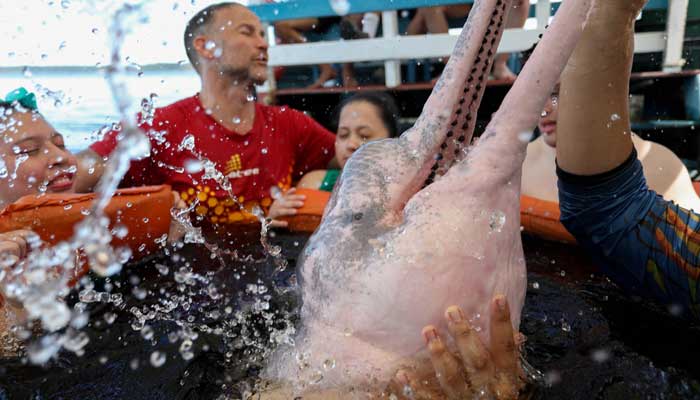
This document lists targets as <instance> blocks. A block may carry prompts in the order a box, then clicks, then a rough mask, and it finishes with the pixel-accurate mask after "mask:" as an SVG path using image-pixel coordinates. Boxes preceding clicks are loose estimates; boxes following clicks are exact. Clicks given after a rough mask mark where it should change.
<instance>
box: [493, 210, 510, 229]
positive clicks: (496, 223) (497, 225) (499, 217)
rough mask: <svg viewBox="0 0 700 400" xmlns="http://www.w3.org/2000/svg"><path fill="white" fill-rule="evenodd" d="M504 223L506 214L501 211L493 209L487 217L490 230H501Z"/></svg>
mask: <svg viewBox="0 0 700 400" xmlns="http://www.w3.org/2000/svg"><path fill="white" fill-rule="evenodd" d="M505 223H506V215H505V214H504V213H503V212H501V211H495V212H494V213H493V214H491V217H490V218H489V228H491V231H492V232H501V230H502V229H503V225H505Z"/></svg>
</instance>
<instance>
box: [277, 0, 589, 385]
mask: <svg viewBox="0 0 700 400" xmlns="http://www.w3.org/2000/svg"><path fill="white" fill-rule="evenodd" d="M508 6H509V4H508V2H506V1H503V0H483V1H478V2H477V3H475V5H474V8H473V10H472V12H471V15H470V17H469V20H468V21H467V24H466V26H465V29H464V30H463V32H462V34H461V36H460V37H459V39H458V42H457V45H456V48H455V50H454V53H453V55H452V56H451V58H450V61H449V63H448V65H447V67H446V68H445V71H444V73H443V75H442V77H441V78H440V81H439V82H438V83H437V85H436V86H435V89H434V90H433V93H432V95H431V96H430V98H429V99H428V101H427V102H426V104H425V107H424V109H423V112H422V114H421V116H420V117H419V119H418V121H417V122H416V124H415V125H414V126H413V127H412V128H411V129H410V130H408V131H407V132H406V133H404V134H403V135H402V136H401V138H399V139H387V140H381V141H377V142H372V143H367V144H366V145H364V146H362V147H361V148H360V149H359V150H358V151H357V152H355V153H354V154H353V156H352V157H351V158H350V159H349V160H348V162H347V164H346V166H345V168H344V170H343V174H342V176H341V178H340V180H339V182H338V184H337V185H336V188H335V191H334V193H333V195H332V197H331V201H330V202H329V205H328V206H327V208H326V211H325V215H324V218H323V221H322V223H321V226H320V227H319V229H318V230H317V232H316V233H315V234H314V235H313V236H312V237H311V239H310V240H309V242H308V244H307V247H306V248H305V250H304V252H303V254H302V258H301V260H300V264H299V275H300V282H301V288H302V295H303V300H304V304H303V308H302V326H303V329H302V332H301V333H300V334H299V336H298V337H297V338H296V344H297V345H296V348H295V349H294V351H288V350H287V351H286V353H285V355H280V358H282V360H278V361H277V363H275V364H274V365H276V366H277V367H279V369H274V368H273V371H272V375H276V377H277V378H282V379H290V380H294V379H295V378H296V377H297V376H298V378H299V379H302V380H307V381H308V380H309V379H311V378H310V376H312V374H313V373H314V372H315V371H318V370H322V371H324V378H323V382H322V384H327V385H336V384H340V385H352V384H363V383H365V382H367V381H369V380H370V379H377V380H379V381H381V380H383V379H386V378H387V377H388V376H389V375H390V374H391V373H392V372H393V371H395V370H396V368H397V366H399V365H401V362H402V360H404V359H405V358H406V357H409V356H413V355H414V354H416V353H417V352H418V351H419V350H420V349H421V348H422V346H423V343H422V338H421V336H420V335H419V334H417V332H420V331H421V328H422V327H424V326H425V325H428V324H431V323H435V321H440V320H441V319H442V318H441V316H442V314H443V311H444V310H445V309H446V308H447V307H448V306H451V305H453V304H456V305H459V306H460V307H461V308H462V309H463V310H464V312H465V315H466V316H467V318H468V319H471V322H472V325H473V326H475V328H478V329H480V333H481V335H482V340H484V341H485V342H488V335H489V317H488V315H489V313H488V307H489V302H490V299H491V298H492V297H493V296H494V295H495V294H504V295H505V296H506V297H507V299H508V302H509V304H511V309H512V313H511V322H512V324H513V327H514V328H515V329H516V330H517V328H518V325H519V321H520V314H521V309H522V305H523V301H524V296H525V287H526V275H525V273H526V271H525V262H524V257H523V250H522V243H521V239H520V229H519V228H520V207H519V196H520V176H521V167H522V162H523V160H524V157H525V150H526V147H527V142H526V141H522V140H521V137H522V133H523V132H531V131H532V130H533V129H534V127H535V126H536V125H537V122H538V119H539V115H540V113H541V111H542V108H543V106H544V104H545V101H546V100H547V98H548V97H549V94H550V93H551V91H552V88H553V87H554V85H555V83H556V81H557V79H558V77H559V75H560V74H561V71H562V69H563V68H564V66H565V63H566V61H567V59H568V57H569V56H570V54H571V52H572V51H573V48H574V46H575V43H576V42H577V40H578V38H579V36H580V34H581V30H582V27H583V22H584V20H585V16H586V13H587V10H588V6H589V2H588V1H576V2H565V3H564V4H563V5H562V8H561V9H560V10H559V12H558V13H557V18H556V20H555V22H554V23H553V24H552V26H551V27H550V29H549V32H548V33H547V34H546V35H545V36H544V38H543V39H542V41H541V43H540V45H539V46H538V48H537V50H536V51H535V53H534V55H533V56H532V58H531V59H530V61H529V62H528V65H527V66H526V68H525V69H524V71H523V72H522V73H521V75H520V78H518V80H517V81H516V83H515V84H514V86H513V88H512V89H511V91H510V93H509V94H508V96H507V97H506V98H505V100H504V101H503V104H502V105H501V107H500V109H499V110H498V111H497V112H496V113H495V115H494V117H493V119H492V120H491V122H490V123H489V125H488V126H487V128H486V131H485V133H484V135H483V136H482V137H481V138H480V140H479V142H478V145H476V146H474V147H471V148H469V147H468V144H469V143H470V142H471V138H472V133H473V129H474V125H475V122H476V111H477V109H478V107H479V104H480V101H481V97H482V96H483V93H484V89H485V83H486V79H487V78H488V71H490V68H491V64H492V62H493V59H494V56H495V49H496V48H497V46H498V42H499V39H500V36H501V34H502V31H503V27H504V17H505V16H504V12H505V10H506V9H507V7H508ZM426 183H427V185H426ZM438 328H439V329H445V327H443V326H441V327H438ZM398 332H402V333H403V334H402V335H397V333H398ZM295 353H296V354H304V353H308V355H307V356H304V357H305V358H306V360H307V361H306V362H308V364H309V365H310V367H308V368H304V369H302V370H301V371H300V370H299V368H298V365H299V364H298V361H297V360H296V359H295V358H294V357H295ZM328 359H333V360H335V364H336V367H335V368H334V369H332V370H329V371H325V370H324V369H323V367H322V365H323V362H324V361H325V360H328Z"/></svg>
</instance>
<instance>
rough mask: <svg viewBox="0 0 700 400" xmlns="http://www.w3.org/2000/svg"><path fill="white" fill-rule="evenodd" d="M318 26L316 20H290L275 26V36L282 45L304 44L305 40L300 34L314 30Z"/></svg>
mask: <svg viewBox="0 0 700 400" xmlns="http://www.w3.org/2000/svg"><path fill="white" fill-rule="evenodd" d="M317 24H318V18H304V19H292V20H289V21H282V22H278V23H276V24H275V34H276V35H277V37H279V38H280V39H281V40H282V43H304V42H306V38H305V37H304V35H302V32H308V31H311V30H313V29H314V27H315V26H316V25H317Z"/></svg>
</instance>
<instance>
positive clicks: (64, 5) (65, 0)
mask: <svg viewBox="0 0 700 400" xmlns="http://www.w3.org/2000/svg"><path fill="white" fill-rule="evenodd" d="M61 7H62V8H63V9H64V10H67V9H68V8H69V7H70V0H61Z"/></svg>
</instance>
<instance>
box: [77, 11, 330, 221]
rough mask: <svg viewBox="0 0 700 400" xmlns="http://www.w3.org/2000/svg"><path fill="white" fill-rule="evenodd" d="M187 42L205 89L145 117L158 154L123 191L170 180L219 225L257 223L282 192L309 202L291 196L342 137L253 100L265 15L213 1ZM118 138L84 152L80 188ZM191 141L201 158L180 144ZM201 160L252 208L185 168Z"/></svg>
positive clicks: (262, 70)
mask: <svg viewBox="0 0 700 400" xmlns="http://www.w3.org/2000/svg"><path fill="white" fill-rule="evenodd" d="M184 42H185V49H186V51H187V56H188V58H189V60H190V62H191V63H192V66H193V67H194V69H195V70H196V71H197V73H198V74H199V77H200V79H201V82H202V87H201V91H200V92H199V93H198V94H196V95H194V96H192V97H189V98H186V99H183V100H180V101H178V102H175V103H173V104H170V105H168V106H166V107H162V108H158V109H156V110H155V115H154V118H153V119H152V121H146V120H145V119H144V118H143V117H142V116H140V117H139V120H140V122H141V124H140V127H141V128H142V129H143V130H144V131H146V132H147V133H148V135H149V138H150V141H151V154H150V157H148V158H145V159H142V160H139V161H132V163H131V167H130V169H129V171H128V172H127V174H126V176H125V177H124V180H123V181H122V185H123V186H138V185H150V184H170V185H171V186H172V187H173V189H174V190H177V191H178V192H179V193H180V194H181V196H182V199H183V200H185V202H187V203H188V204H190V205H191V204H193V203H195V202H196V203H197V205H196V207H195V211H196V213H197V214H198V215H199V216H201V217H203V218H204V219H206V220H208V221H210V222H211V223H214V224H222V223H236V222H240V221H245V220H252V219H254V218H255V217H254V216H253V215H252V214H251V211H252V210H253V209H254V208H255V207H256V206H260V207H261V208H262V209H263V210H264V211H265V212H267V209H268V207H269V206H270V204H271V203H272V197H273V195H275V194H280V193H281V195H280V196H279V197H280V198H282V199H283V200H285V199H286V200H289V201H293V202H295V204H298V203H299V202H301V203H302V204H303V200H304V198H303V197H302V196H298V195H295V194H294V193H293V191H292V192H291V193H287V190H288V189H289V188H291V187H292V182H293V181H295V180H297V179H299V178H300V177H301V176H302V175H304V174H305V173H306V172H309V171H312V170H315V169H323V168H326V167H327V165H328V163H329V162H330V161H331V159H332V158H333V156H334V146H333V144H334V141H335V136H334V135H333V134H332V133H330V132H329V131H327V130H326V129H325V128H323V127H322V126H321V125H320V124H318V123H317V122H315V121H314V120H313V119H311V118H310V117H307V116H306V115H304V114H303V113H301V112H299V111H296V110H292V109H290V108H287V107H270V106H265V105H262V104H259V103H257V102H256V101H255V92H254V90H255V85H260V84H263V83H264V82H265V81H266V80H267V59H268V58H267V57H268V56H267V50H268V44H267V41H266V40H265V37H264V30H263V28H262V25H261V23H260V20H259V19H258V17H257V16H256V15H255V14H254V13H253V12H251V11H250V10H249V9H248V8H247V7H245V6H243V5H240V4H238V3H229V2H226V3H219V4H214V5H211V6H209V7H206V8H205V9H203V10H201V11H199V12H198V13H197V14H196V15H195V16H194V17H192V19H191V20H190V21H189V22H188V24H187V27H186V28H185V34H184ZM120 133H121V132H120V131H119V130H115V131H112V132H109V133H108V134H107V135H105V137H104V138H103V139H102V140H101V141H99V142H97V143H94V144H93V145H92V146H90V148H89V149H88V150H86V151H83V152H82V153H80V154H78V158H79V170H78V174H77V179H76V180H77V182H76V189H77V190H78V191H83V192H86V191H89V190H91V189H92V188H93V187H94V186H95V184H96V183H97V181H98V180H99V178H100V177H101V176H102V174H103V172H104V167H105V158H106V157H109V154H110V153H111V152H112V151H113V150H114V149H115V147H116V145H117V141H118V140H119V139H120ZM189 135H191V136H192V138H193V140H194V149H195V150H194V152H192V151H188V150H182V147H181V146H180V144H181V143H182V142H183V141H184V140H186V139H188V136H189ZM198 155H201V156H202V157H204V158H206V159H208V160H211V161H212V162H214V163H215V164H216V167H217V169H218V170H219V171H220V172H221V173H223V174H224V175H225V176H226V177H227V178H228V179H229V181H230V182H231V186H232V189H233V193H234V194H235V195H236V196H238V201H240V202H241V203H243V205H244V208H245V210H241V209H240V208H239V207H238V205H237V204H235V202H234V201H233V200H231V199H230V198H229V196H228V194H227V193H226V192H225V191H224V190H222V188H221V187H219V185H218V184H217V183H216V182H214V181H212V180H208V179H202V176H203V171H200V172H193V169H192V168H187V167H188V165H192V164H191V163H192V162H193V160H196V158H198ZM195 162H196V161H195ZM188 170H189V171H188Z"/></svg>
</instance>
